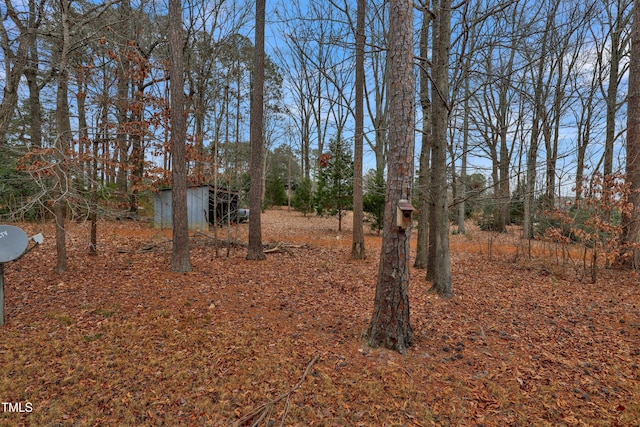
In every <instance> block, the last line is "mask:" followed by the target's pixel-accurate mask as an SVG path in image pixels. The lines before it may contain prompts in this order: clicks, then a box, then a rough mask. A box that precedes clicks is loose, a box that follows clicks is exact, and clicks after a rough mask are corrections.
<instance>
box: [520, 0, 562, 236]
mask: <svg viewBox="0 0 640 427" xmlns="http://www.w3.org/2000/svg"><path fill="white" fill-rule="evenodd" d="M552 6H553V7H552V8H551V10H550V11H549V13H548V14H547V20H546V25H545V28H544V31H543V33H542V39H541V40H540V43H538V44H537V45H536V46H535V48H536V50H535V52H534V56H535V57H536V58H537V64H533V63H532V68H533V66H534V65H537V67H536V71H535V72H532V73H531V74H532V79H533V81H534V83H533V105H532V110H533V119H532V123H531V139H530V143H529V151H528V153H527V179H526V184H525V192H524V218H523V223H522V234H523V237H524V238H525V239H531V238H533V231H534V230H533V218H534V210H535V187H536V171H537V163H538V146H539V144H540V132H541V127H542V125H541V124H542V123H543V122H544V120H546V112H545V108H546V107H545V105H544V100H545V96H544V92H545V91H544V78H545V76H544V74H545V73H544V71H545V65H546V61H547V59H548V58H547V54H548V52H549V37H550V32H551V30H552V29H553V22H554V20H555V15H556V11H557V10H558V7H559V6H560V2H559V1H556V2H555V3H553V5H552Z"/></svg>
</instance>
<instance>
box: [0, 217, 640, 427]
mask: <svg viewBox="0 0 640 427" xmlns="http://www.w3.org/2000/svg"><path fill="white" fill-rule="evenodd" d="M262 224H263V242H265V243H271V244H272V246H271V247H273V248H274V250H273V251H272V252H271V253H269V254H268V255H267V259H266V260H265V261H261V262H256V261H246V260H245V256H246V249H245V248H244V247H242V245H233V246H232V247H230V248H229V249H227V246H225V245H223V244H221V245H220V247H219V248H218V255H217V256H216V251H215V246H214V244H213V239H212V235H213V230H212V231H209V232H207V233H194V234H193V235H192V239H191V243H192V248H191V262H192V265H193V271H192V272H190V273H184V274H178V273H171V272H169V263H170V257H171V254H170V246H171V242H170V233H169V231H167V230H158V229H154V228H151V227H150V225H149V224H147V223H144V222H130V221H128V222H127V221H124V222H100V223H99V229H98V235H99V247H98V250H99V254H98V256H94V257H90V256H88V255H87V254H86V252H87V250H86V249H87V240H88V225H87V224H76V223H72V224H69V225H68V253H69V270H68V271H67V272H66V273H64V274H55V273H54V272H53V269H54V266H55V244H54V243H55V242H54V234H53V228H52V226H51V225H49V224H46V225H42V224H21V226H22V227H24V228H25V229H26V231H27V232H28V234H29V235H31V234H34V233H36V232H43V233H44V234H45V238H46V240H45V242H44V244H43V245H42V246H41V247H38V248H36V249H35V250H33V251H31V252H30V253H28V254H26V255H25V256H24V257H23V258H22V259H20V260H19V261H17V262H13V263H9V264H6V268H5V281H6V283H5V289H6V290H5V294H6V314H7V319H6V320H7V323H6V325H5V326H4V327H2V328H0V401H1V402H2V409H0V426H12V427H13V426H18V425H29V426H89V425H91V426H143V425H154V426H183V425H184V426H227V425H238V426H239V425H264V426H281V425H283V426H289V425H293V426H433V425H435V426H547V425H548V426H565V425H566V426H580V425H581V426H585V425H588V426H638V425H640V421H639V420H640V278H639V276H638V275H637V274H635V273H630V272H628V271H619V270H614V269H603V270H602V271H600V273H599V275H598V280H597V282H596V283H592V282H591V277H590V275H589V274H586V275H585V274H584V272H583V271H582V262H581V258H580V253H579V252H574V253H572V254H571V256H565V257H564V260H563V257H562V256H560V255H558V254H559V252H556V251H555V249H553V248H552V247H550V246H545V245H544V244H542V243H539V242H537V243H534V244H533V247H530V246H529V245H528V244H523V243H522V242H521V241H520V240H519V239H518V238H517V237H516V233H515V232H513V233H508V234H500V235H497V234H489V233H484V232H481V231H479V230H477V229H475V228H473V227H472V226H471V225H470V226H469V229H470V230H469V231H468V232H467V233H466V234H464V235H452V236H451V256H452V262H451V265H452V274H453V288H454V292H455V296H454V297H453V298H451V299H448V300H444V299H441V298H439V297H437V296H435V295H433V294H430V293H429V292H428V290H429V287H430V285H429V283H427V282H426V281H425V279H424V271H421V270H412V276H411V283H410V293H411V321H412V328H413V333H414V336H415V343H414V345H413V346H412V347H411V348H410V349H409V350H408V352H407V354H406V355H404V356H402V355H400V354H398V353H396V352H393V351H388V350H384V349H372V348H369V347H368V346H367V344H366V342H365V341H363V339H362V338H361V336H362V332H363V331H364V330H365V328H366V326H367V322H368V319H369V316H370V314H371V311H372V308H373V298H374V291H375V284H376V274H377V267H378V255H379V251H380V241H381V239H380V237H379V236H376V235H373V234H367V237H366V249H367V253H368V259H367V260H365V261H352V260H350V252H351V224H350V220H349V218H347V219H346V221H345V224H344V227H343V231H341V232H338V231H337V224H338V222H337V219H335V218H317V217H314V216H309V217H303V216H302V215H301V214H300V213H297V212H288V211H286V210H270V211H267V212H266V213H265V214H264V215H263V217H262ZM247 228H248V226H247V224H241V225H239V226H236V227H233V228H232V229H231V231H230V232H228V231H227V230H226V229H218V230H216V231H217V233H218V238H219V239H224V240H237V241H239V242H246V235H247ZM414 243H415V236H414ZM529 252H531V253H532V254H533V256H532V257H529V256H525V253H529Z"/></svg>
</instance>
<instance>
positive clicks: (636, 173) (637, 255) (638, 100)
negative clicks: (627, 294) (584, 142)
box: [624, 1, 640, 269]
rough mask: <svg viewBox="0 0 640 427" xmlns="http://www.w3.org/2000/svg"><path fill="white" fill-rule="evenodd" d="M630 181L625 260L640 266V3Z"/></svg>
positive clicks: (634, 43) (632, 66)
mask: <svg viewBox="0 0 640 427" xmlns="http://www.w3.org/2000/svg"><path fill="white" fill-rule="evenodd" d="M626 162H627V166H626V173H627V181H628V182H629V184H630V187H631V193H630V194H629V202H630V203H631V204H632V205H633V210H632V211H631V213H630V215H626V216H625V217H624V218H625V222H624V228H625V229H624V231H625V234H624V239H625V243H626V244H627V245H630V253H629V254H628V255H629V256H628V258H627V260H625V263H626V264H627V265H628V266H630V267H632V268H635V269H638V268H640V247H638V245H640V6H639V5H638V1H635V2H634V3H633V23H632V26H631V55H630V63H629V97H628V106H627V158H626Z"/></svg>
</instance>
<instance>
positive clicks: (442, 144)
mask: <svg viewBox="0 0 640 427" xmlns="http://www.w3.org/2000/svg"><path fill="white" fill-rule="evenodd" d="M434 3H437V6H436V7H435V8H434V9H435V13H436V25H435V26H434V30H433V61H432V62H433V72H432V76H433V83H432V95H431V98H432V100H433V145H432V160H431V192H432V195H431V213H430V222H431V224H430V225H431V226H430V230H429V239H430V243H429V262H428V266H427V278H428V279H429V280H430V281H431V282H432V287H431V291H432V292H435V293H437V294H438V295H440V296H442V297H445V298H449V297H451V296H453V290H452V283H451V262H450V254H449V209H448V207H449V206H448V201H447V127H448V122H449V75H448V71H449V49H450V37H451V0H438V1H437V2H436V1H434Z"/></svg>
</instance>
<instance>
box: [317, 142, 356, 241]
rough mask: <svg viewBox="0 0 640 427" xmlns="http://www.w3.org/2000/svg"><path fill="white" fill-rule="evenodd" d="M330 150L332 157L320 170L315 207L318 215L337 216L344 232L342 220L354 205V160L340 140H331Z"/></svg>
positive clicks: (340, 228) (339, 228)
mask: <svg viewBox="0 0 640 427" xmlns="http://www.w3.org/2000/svg"><path fill="white" fill-rule="evenodd" d="M329 150H330V155H331V156H330V158H329V159H328V160H327V164H326V166H324V167H321V169H320V174H319V177H318V188H317V190H316V194H315V205H316V211H317V213H318V215H324V214H325V213H326V214H329V215H337V216H338V230H340V231H342V218H344V215H345V214H346V212H347V211H348V210H349V209H351V206H352V205H353V158H352V156H351V151H350V150H349V148H348V147H347V146H346V145H345V143H344V141H342V140H341V139H340V138H337V139H334V140H331V142H330V143H329Z"/></svg>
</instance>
